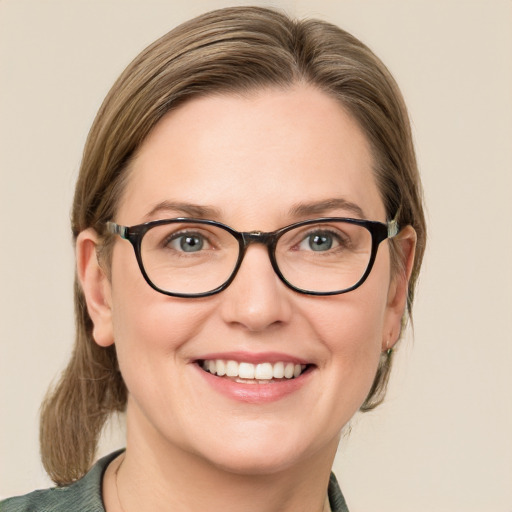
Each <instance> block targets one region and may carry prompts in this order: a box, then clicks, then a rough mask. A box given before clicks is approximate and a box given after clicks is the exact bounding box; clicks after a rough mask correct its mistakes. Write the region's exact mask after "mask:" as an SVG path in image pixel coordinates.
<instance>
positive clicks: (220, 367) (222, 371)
mask: <svg viewBox="0 0 512 512" xmlns="http://www.w3.org/2000/svg"><path fill="white" fill-rule="evenodd" d="M215 363H216V366H217V370H216V371H217V375H218V376H219V377H222V376H223V375H226V362H225V361H223V360H222V359H217V361H215Z"/></svg>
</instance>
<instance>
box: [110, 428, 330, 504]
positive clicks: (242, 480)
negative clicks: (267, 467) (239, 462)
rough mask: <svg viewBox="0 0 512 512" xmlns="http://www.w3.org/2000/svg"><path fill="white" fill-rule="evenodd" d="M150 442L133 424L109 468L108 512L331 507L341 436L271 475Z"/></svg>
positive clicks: (172, 446)
mask: <svg viewBox="0 0 512 512" xmlns="http://www.w3.org/2000/svg"><path fill="white" fill-rule="evenodd" d="M151 441H153V442H148V438H147V437H143V438H139V437H138V436H136V435H135V436H134V433H133V432H131V431H130V424H129V423H128V429H127V449H126V452H125V454H123V455H122V456H121V457H120V458H119V459H118V460H116V461H115V463H114V464H113V465H112V466H113V467H112V468H109V469H110V477H109V478H110V484H109V488H110V489H111V490H110V492H105V494H106V496H105V505H106V509H107V512H116V511H118V512H132V511H135V510H137V512H145V511H154V510H159V511H162V512H166V511H169V512H170V511H172V512H196V511H197V512H199V511H204V510H212V511H216V510H221V511H223V512H240V511H244V512H256V511H258V512H288V511H292V510H308V512H323V511H325V510H328V508H325V507H326V496H327V486H328V481H329V474H330V469H331V466H332V462H333V459H334V454H335V452H336V448H337V439H336V440H333V443H332V447H329V450H328V451H329V457H326V456H325V453H323V454H322V456H318V455H316V456H313V457H310V458H307V459H304V460H301V461H300V462H298V463H297V464H295V465H293V466H290V467H287V468H285V469H281V470H279V471H274V472H272V473H271V474H267V473H264V472H261V473H252V474H247V473H239V472H232V471H231V472H230V471H228V470H226V469H224V468H219V467H216V466H215V465H214V464H212V463H210V462H208V461H205V460H204V459H203V458H201V457H199V456H197V455H195V454H192V453H190V452H187V451H184V450H182V449H181V448H180V447H176V446H174V445H169V443H163V442H160V443H158V442H156V443H155V440H154V439H152V440H151ZM108 476H109V475H106V477H105V482H107V477H108ZM105 487H106V486H105ZM107 498H108V499H107Z"/></svg>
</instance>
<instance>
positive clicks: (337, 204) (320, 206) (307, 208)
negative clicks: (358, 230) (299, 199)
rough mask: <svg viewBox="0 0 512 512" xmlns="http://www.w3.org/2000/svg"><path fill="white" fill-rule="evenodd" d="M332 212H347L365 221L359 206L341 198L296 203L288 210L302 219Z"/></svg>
mask: <svg viewBox="0 0 512 512" xmlns="http://www.w3.org/2000/svg"><path fill="white" fill-rule="evenodd" d="M332 210H347V211H348V212H351V213H352V214H354V215H355V216H356V217H358V218H360V219H366V215H365V214H364V211H363V209H362V208H361V207H360V206H358V205H357V204H356V203H353V202H352V201H348V200H346V199H343V198H341V197H335V198H331V199H325V200H324V201H315V202H311V203H298V204H296V205H294V206H293V207H292V208H291V209H290V213H291V215H292V216H297V217H303V216H309V215H324V214H325V213H328V212H329V211H332Z"/></svg>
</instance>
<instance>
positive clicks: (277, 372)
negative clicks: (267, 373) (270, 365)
mask: <svg viewBox="0 0 512 512" xmlns="http://www.w3.org/2000/svg"><path fill="white" fill-rule="evenodd" d="M272 375H273V376H274V379H282V378H283V377H284V363H276V364H275V365H274V370H273V372H272Z"/></svg>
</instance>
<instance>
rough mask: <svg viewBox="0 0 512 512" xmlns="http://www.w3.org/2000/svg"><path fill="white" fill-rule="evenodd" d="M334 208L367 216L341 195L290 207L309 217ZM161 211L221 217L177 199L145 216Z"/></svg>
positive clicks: (296, 213) (217, 212)
mask: <svg viewBox="0 0 512 512" xmlns="http://www.w3.org/2000/svg"><path fill="white" fill-rule="evenodd" d="M332 210H346V211H348V212H351V213H352V214H354V215H355V216H356V217H357V218H360V219H365V218H366V216H365V214H364V211H363V209H362V208H361V207H360V206H358V205H357V204H356V203H353V202H352V201H348V200H347V199H343V198H341V197H336V198H331V199H325V200H323V201H314V202H310V203H297V204H295V205H293V206H292V208H290V216H291V217H307V216H311V215H324V214H326V213H328V212H330V211H332ZM161 212H166V213H168V212H172V213H174V214H178V215H184V216H185V217H192V218H197V219H219V218H220V217H221V211H220V209H219V208H216V207H214V206H208V205H199V204H193V203H183V202H177V201H162V202H160V203H158V204H157V205H155V206H154V207H153V208H152V209H151V210H150V211H149V212H148V213H147V214H146V216H145V217H146V219H147V220H150V219H151V218H153V217H154V216H155V215H156V214H159V213H161Z"/></svg>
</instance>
